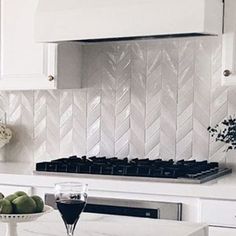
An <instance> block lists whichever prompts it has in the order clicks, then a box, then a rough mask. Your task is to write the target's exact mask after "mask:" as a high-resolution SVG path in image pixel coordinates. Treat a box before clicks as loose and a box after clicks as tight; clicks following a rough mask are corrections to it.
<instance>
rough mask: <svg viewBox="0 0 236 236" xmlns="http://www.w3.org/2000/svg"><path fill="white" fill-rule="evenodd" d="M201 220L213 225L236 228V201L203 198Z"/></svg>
mask: <svg viewBox="0 0 236 236" xmlns="http://www.w3.org/2000/svg"><path fill="white" fill-rule="evenodd" d="M201 221H202V222H204V223H207V224H209V225H213V226H225V227H235V228H236V201H222V200H202V201H201Z"/></svg>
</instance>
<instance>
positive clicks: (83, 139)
mask: <svg viewBox="0 0 236 236" xmlns="http://www.w3.org/2000/svg"><path fill="white" fill-rule="evenodd" d="M73 96H74V102H73V143H72V145H73V153H74V154H76V155H78V156H83V155H86V153H87V145H86V144H87V128H86V127H87V120H86V118H87V103H86V98H87V91H86V90H85V89H83V90H74V91H73Z"/></svg>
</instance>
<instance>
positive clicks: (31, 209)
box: [12, 195, 37, 214]
mask: <svg viewBox="0 0 236 236" xmlns="http://www.w3.org/2000/svg"><path fill="white" fill-rule="evenodd" d="M12 205H13V210H14V212H15V213H16V214H30V213H35V211H36V207H37V206H36V203H35V201H34V200H33V199H32V198H31V197H29V196H27V195H23V196H20V197H17V198H16V199H14V200H13V201H12Z"/></svg>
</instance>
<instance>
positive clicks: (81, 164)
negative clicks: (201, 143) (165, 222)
mask: <svg viewBox="0 0 236 236" xmlns="http://www.w3.org/2000/svg"><path fill="white" fill-rule="evenodd" d="M45 172H51V173H56V172H59V173H67V174H72V175H76V176H77V175H78V174H80V175H83V177H86V176H90V175H96V176H97V177H98V176H109V178H117V177H119V179H120V178H124V179H134V178H135V179H137V178H138V180H147V179H148V180H149V181H152V180H154V181H161V182H176V183H197V184H200V183H204V182H207V181H210V180H213V179H215V178H217V177H220V176H223V175H226V174H229V173H231V172H232V170H231V169H229V168H226V167H222V166H220V165H219V163H217V162H208V161H196V160H179V161H176V162H175V161H173V160H172V159H170V160H162V159H154V160H150V159H138V158H135V159H131V160H129V159H128V158H124V159H119V158H116V157H112V158H107V157H95V156H93V157H89V158H87V157H86V156H83V157H77V156H71V157H69V158H60V159H56V160H53V161H50V162H40V163H37V164H36V171H35V173H37V174H39V173H45Z"/></svg>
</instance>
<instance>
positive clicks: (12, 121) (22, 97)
mask: <svg viewBox="0 0 236 236" xmlns="http://www.w3.org/2000/svg"><path fill="white" fill-rule="evenodd" d="M8 114H9V125H10V126H11V128H12V130H13V139H12V141H11V145H8V147H7V153H8V161H19V162H25V161H29V162H32V161H34V155H33V149H32V147H33V117H34V116H33V92H16V93H14V94H13V93H10V95H9V108H8Z"/></svg>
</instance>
